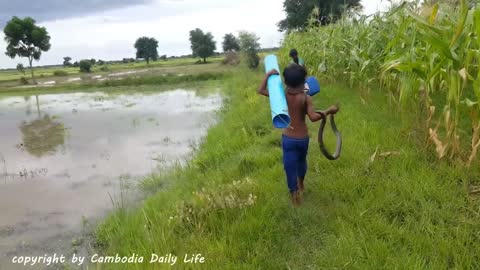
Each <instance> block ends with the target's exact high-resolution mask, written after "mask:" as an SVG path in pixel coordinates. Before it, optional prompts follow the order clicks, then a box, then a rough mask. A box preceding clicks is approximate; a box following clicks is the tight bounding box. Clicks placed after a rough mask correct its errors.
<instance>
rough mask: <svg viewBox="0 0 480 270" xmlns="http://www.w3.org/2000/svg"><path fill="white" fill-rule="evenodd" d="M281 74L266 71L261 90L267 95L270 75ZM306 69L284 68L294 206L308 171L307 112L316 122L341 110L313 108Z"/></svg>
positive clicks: (287, 165)
mask: <svg viewBox="0 0 480 270" xmlns="http://www.w3.org/2000/svg"><path fill="white" fill-rule="evenodd" d="M277 74H279V73H278V71H277V70H271V71H270V72H268V73H267V74H266V75H265V78H264V79H263V81H262V83H261V84H260V87H259V89H258V93H259V94H261V95H264V96H267V97H268V96H269V95H268V90H267V83H268V78H269V77H270V76H272V75H277ZM306 76H307V72H306V70H305V68H304V67H302V66H300V65H297V64H290V65H289V66H288V67H287V68H286V69H285V70H284V72H283V78H284V81H285V84H286V86H287V87H286V99H287V104H288V113H289V115H290V118H291V122H290V126H289V127H288V128H286V129H284V131H283V135H282V149H283V167H284V169H285V174H286V176H287V184H288V189H289V190H290V196H291V200H292V203H293V205H294V206H299V205H300V204H301V202H302V195H303V191H304V190H305V187H304V180H305V175H306V173H307V152H308V144H309V135H308V128H307V124H306V122H305V116H306V115H308V118H309V119H310V121H312V122H317V121H319V120H322V119H323V118H325V117H327V115H329V114H336V113H337V112H338V107H337V106H330V107H329V108H328V109H327V110H325V111H321V112H316V111H315V109H314V108H313V103H312V98H311V97H310V96H308V95H307V94H306V92H305V91H304V90H305V88H304V85H305V79H306Z"/></svg>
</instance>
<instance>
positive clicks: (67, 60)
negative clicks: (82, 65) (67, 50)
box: [63, 56, 72, 67]
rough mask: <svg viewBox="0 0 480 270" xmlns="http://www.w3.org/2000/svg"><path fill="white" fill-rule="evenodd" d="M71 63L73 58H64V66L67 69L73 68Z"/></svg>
mask: <svg viewBox="0 0 480 270" xmlns="http://www.w3.org/2000/svg"><path fill="white" fill-rule="evenodd" d="M70 61H72V58H71V57H70V56H66V57H63V65H64V66H65V67H71V66H72V63H70Z"/></svg>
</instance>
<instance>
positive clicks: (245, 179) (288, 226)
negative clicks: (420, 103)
mask: <svg viewBox="0 0 480 270" xmlns="http://www.w3.org/2000/svg"><path fill="white" fill-rule="evenodd" d="M260 80H261V74H259V73H253V72H250V71H243V70H239V71H238V72H237V73H236V74H235V76H234V77H232V78H230V79H228V81H227V82H226V84H227V86H226V89H229V91H228V93H227V94H228V96H229V98H228V102H227V106H226V108H225V109H224V110H223V111H222V112H223V113H222V115H223V118H222V120H221V121H220V123H219V124H218V125H217V126H215V127H212V128H211V129H210V130H209V133H208V135H207V136H206V138H205V141H204V143H203V144H202V146H201V147H200V149H199V151H198V152H197V153H196V155H195V157H194V159H193V160H192V161H191V162H190V163H188V165H187V166H186V167H184V168H178V169H175V170H173V171H171V172H170V173H169V174H168V175H164V176H157V177H154V178H152V179H149V180H148V181H147V182H148V184H149V185H150V186H156V185H160V184H162V183H171V185H170V186H169V188H168V190H167V191H166V192H163V191H162V192H159V193H156V194H154V195H152V196H151V197H149V198H148V199H147V200H146V201H145V203H144V204H143V205H142V206H141V207H140V208H139V209H134V210H131V211H127V210H120V211H117V212H116V213H114V214H112V215H111V216H109V218H107V219H106V220H105V221H104V222H103V223H102V224H101V225H100V226H99V228H98V230H97V231H96V239H97V244H98V247H99V249H98V251H99V252H100V253H101V254H104V255H115V254H118V255H119V256H127V257H128V256H132V254H133V253H135V254H137V255H138V254H140V255H141V256H144V257H145V260H144V261H143V262H142V263H138V262H137V263H132V264H129V263H127V264H123V265H122V267H124V268H125V269H164V268H165V269H166V268H168V267H170V266H167V265H161V264H158V263H149V258H150V257H151V256H152V253H155V254H172V255H175V256H178V258H184V257H185V256H186V255H188V256H190V255H192V254H200V255H199V256H201V257H202V258H205V261H204V262H203V263H197V264H194V265H186V264H184V263H182V262H181V261H180V260H179V262H177V264H176V265H174V267H177V268H178V269H185V268H192V269H238V268H239V266H241V269H398V268H402V269H446V268H452V267H454V268H458V269H476V268H479V267H480V265H478V263H479V261H480V260H479V259H480V258H479V256H480V255H479V254H480V241H479V238H478V228H480V219H478V216H479V209H478V205H475V204H474V203H472V200H470V198H469V197H468V196H467V193H466V188H465V185H464V181H465V179H468V178H469V177H472V175H471V174H470V173H469V172H467V171H465V170H463V169H461V168H456V167H455V166H453V165H449V164H446V163H443V162H438V161H436V159H435V158H434V157H433V156H431V155H430V154H428V153H430V152H429V151H427V149H425V146H424V145H423V144H422V141H421V139H422V136H420V135H418V133H417V132H416V131H415V129H414V128H412V126H414V125H412V124H411V123H412V122H411V119H412V118H414V116H405V117H401V116H400V114H399V113H395V111H393V110H392V107H393V106H390V105H389V104H388V100H387V99H386V98H385V97H384V96H383V95H381V94H379V93H373V92H375V91H376V90H375V91H374V90H373V89H372V95H371V96H370V97H369V98H367V99H364V100H363V101H362V99H361V98H360V95H359V94H358V92H357V91H355V89H348V88H347V87H342V86H336V85H324V87H323V89H322V92H321V93H320V94H319V95H317V96H315V97H314V103H315V105H316V108H325V107H327V106H329V105H331V104H334V103H337V102H340V105H341V111H340V112H339V114H338V115H337V116H336V118H335V120H336V123H337V126H338V129H339V130H340V131H341V132H342V135H343V150H342V156H341V158H340V159H339V160H337V161H329V160H327V159H326V158H325V157H324V156H323V155H322V154H321V153H320V150H319V147H318V144H317V142H316V140H311V143H310V151H309V160H308V161H309V171H308V174H307V178H306V182H305V184H306V193H305V196H304V199H305V200H304V204H303V206H302V207H300V208H298V209H295V208H293V207H292V206H291V205H290V200H289V197H288V191H287V188H286V184H285V178H284V173H283V168H282V164H281V148H280V135H281V133H280V132H279V131H277V130H274V129H273V128H272V127H271V123H270V111H269V106H268V100H267V99H265V98H263V97H260V96H258V95H257V94H256V89H257V86H258V85H257V82H260ZM318 125H319V124H312V125H310V135H311V137H312V138H316V132H317V131H318V127H319V126H318ZM324 139H325V143H326V145H327V147H330V150H333V147H334V145H335V136H334V135H333V133H332V132H331V131H330V129H329V128H328V129H327V132H326V134H325V138H324ZM104 266H105V268H107V269H117V267H118V265H116V264H106V265H104Z"/></svg>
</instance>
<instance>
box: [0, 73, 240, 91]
mask: <svg viewBox="0 0 480 270" xmlns="http://www.w3.org/2000/svg"><path fill="white" fill-rule="evenodd" d="M230 75H231V73H229V72H227V71H224V72H212V73H210V72H208V71H207V72H205V73H197V74H187V75H184V76H177V75H170V74H169V75H166V76H152V75H145V76H142V77H126V78H121V79H118V80H105V81H95V80H89V81H84V82H82V83H80V84H76V83H70V84H60V85H56V86H52V87H45V86H44V87H42V86H39V87H30V88H1V87H0V96H11V95H27V94H28V95H38V94H48V93H65V92H78V91H81V92H92V91H107V92H108V91H114V92H117V90H116V89H115V87H117V88H118V89H119V91H123V90H121V88H123V87H125V86H126V87H132V86H137V87H138V86H142V85H154V86H156V88H157V89H159V90H162V89H167V90H168V89H171V87H172V86H175V87H182V86H190V85H191V84H192V83H196V84H199V83H202V82H205V81H217V80H220V79H223V78H225V77H228V76H230Z"/></svg>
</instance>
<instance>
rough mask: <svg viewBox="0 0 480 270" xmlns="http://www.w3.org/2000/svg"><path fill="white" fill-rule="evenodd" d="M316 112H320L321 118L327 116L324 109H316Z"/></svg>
mask: <svg viewBox="0 0 480 270" xmlns="http://www.w3.org/2000/svg"><path fill="white" fill-rule="evenodd" d="M316 113H318V114H320V115H321V116H322V118H321V119H325V117H326V116H327V115H326V113H325V112H324V111H316Z"/></svg>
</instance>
